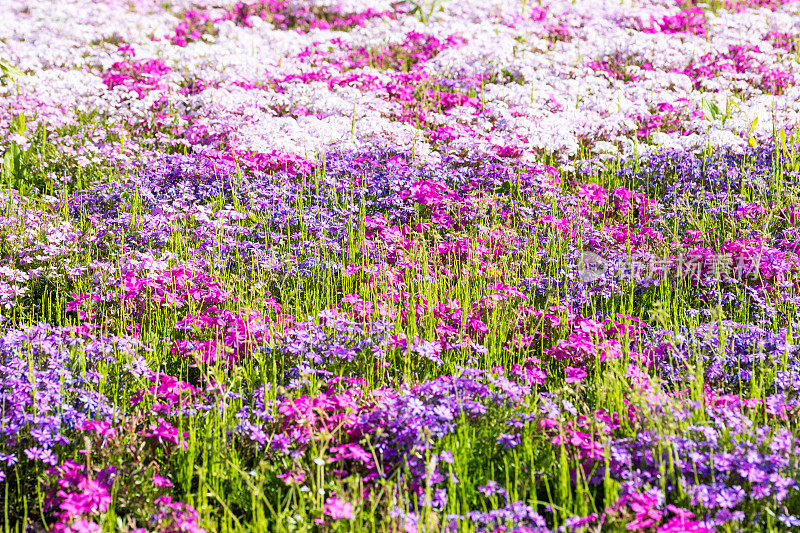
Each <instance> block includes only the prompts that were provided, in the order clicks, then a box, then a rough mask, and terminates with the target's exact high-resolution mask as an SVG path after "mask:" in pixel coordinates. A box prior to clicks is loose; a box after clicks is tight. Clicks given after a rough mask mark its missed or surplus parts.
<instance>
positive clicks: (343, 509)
mask: <svg viewBox="0 0 800 533" xmlns="http://www.w3.org/2000/svg"><path fill="white" fill-rule="evenodd" d="M323 511H324V512H325V514H326V515H328V516H330V517H331V518H333V519H334V520H339V519H340V518H347V519H348V520H350V519H353V518H355V514H353V504H352V503H347V502H343V501H342V500H340V499H339V498H334V497H331V498H328V499H327V500H326V501H325V507H324V508H323Z"/></svg>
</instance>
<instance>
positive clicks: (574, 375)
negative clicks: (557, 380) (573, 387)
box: [566, 366, 586, 383]
mask: <svg viewBox="0 0 800 533" xmlns="http://www.w3.org/2000/svg"><path fill="white" fill-rule="evenodd" d="M566 373H567V383H580V382H581V381H583V380H584V379H585V378H586V371H585V370H584V369H582V368H576V367H574V366H568V367H567V368H566Z"/></svg>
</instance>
